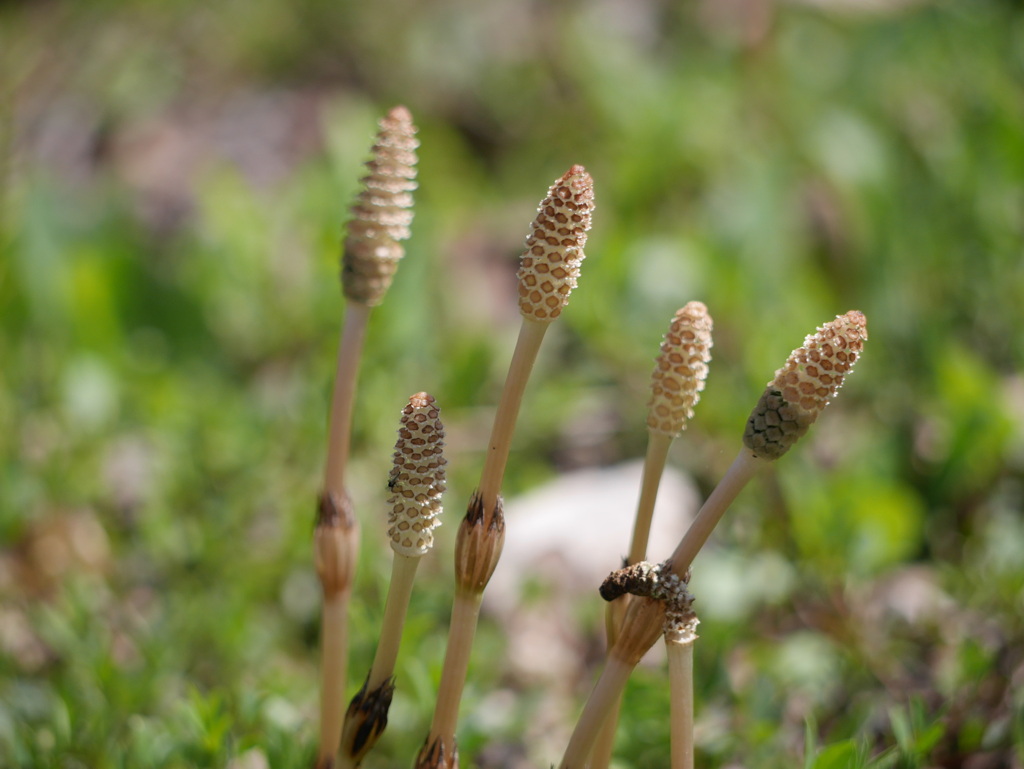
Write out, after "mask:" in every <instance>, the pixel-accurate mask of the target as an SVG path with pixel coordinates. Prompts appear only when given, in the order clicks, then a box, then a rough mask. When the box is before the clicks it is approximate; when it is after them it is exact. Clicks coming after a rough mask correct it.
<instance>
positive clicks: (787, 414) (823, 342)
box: [560, 310, 867, 769]
mask: <svg viewBox="0 0 1024 769" xmlns="http://www.w3.org/2000/svg"><path fill="white" fill-rule="evenodd" d="M866 339H867V322H866V320H865V318H864V315H863V314H862V313H860V312H858V311H856V310H851V311H850V312H848V313H846V314H845V315H840V316H837V317H836V319H835V320H833V321H831V322H829V323H826V324H825V325H824V326H822V327H821V328H819V329H818V330H817V331H816V332H815V333H814V334H811V335H809V336H808V337H807V338H806V339H805V340H804V345H803V346H802V347H800V348H798V349H796V350H794V351H793V353H792V354H791V355H790V356H789V359H788V360H787V361H786V364H785V365H784V366H783V367H782V368H781V369H779V370H778V371H777V372H776V375H775V378H774V379H773V380H772V381H771V382H770V383H769V384H768V387H767V388H766V390H765V393H766V395H767V394H769V393H772V392H777V393H780V394H783V395H788V396H789V397H792V398H793V401H785V400H784V402H783V403H782V404H781V406H780V407H779V408H778V409H777V408H772V407H769V408H765V406H764V402H765V397H764V396H762V399H761V400H760V401H759V402H758V405H757V406H755V408H754V412H753V414H751V417H750V419H749V420H748V426H747V433H746V434H745V435H744V444H748V445H747V446H746V447H745V448H744V449H743V450H742V451H740V453H739V455H738V456H737V458H736V460H735V461H734V462H733V464H732V466H731V467H730V468H729V471H728V472H727V473H726V475H725V477H724V478H723V479H722V481H721V482H720V483H719V484H718V486H716V488H715V490H714V491H713V492H712V493H711V496H709V497H708V499H707V501H706V502H705V503H704V505H703V506H702V507H701V509H700V512H698V513H697V517H696V518H695V519H694V521H693V523H692V524H691V525H690V528H689V530H687V532H686V534H685V535H684V536H683V539H682V540H681V541H680V543H679V545H678V546H677V547H676V549H675V552H674V553H673V554H672V556H671V557H670V558H669V559H668V560H667V561H666V562H665V564H664V566H663V568H664V570H666V571H667V572H671V573H673V574H675V575H676V576H678V577H680V578H682V579H685V575H686V572H687V571H688V570H689V568H690V564H691V563H692V562H693V558H694V556H696V554H697V551H698V550H699V549H700V548H701V546H703V544H704V543H705V542H706V541H707V539H708V537H709V536H710V534H711V532H712V530H713V529H714V527H715V525H716V524H717V523H718V521H719V520H720V519H721V517H722V515H723V514H724V513H725V511H726V509H728V507H729V505H730V504H732V502H733V500H734V499H735V498H736V496H737V495H738V494H739V492H740V491H741V490H742V489H743V487H744V486H745V485H746V483H747V481H749V480H750V478H751V477H753V475H754V472H755V471H756V470H757V468H758V466H759V465H760V464H761V462H763V461H766V460H770V459H775V458H778V457H779V456H782V454H783V453H785V451H786V450H788V449H789V448H790V447H791V446H792V444H793V442H794V441H795V440H796V439H797V438H799V437H800V435H803V433H804V432H806V429H807V426H809V425H810V424H811V423H812V422H814V420H815V419H817V417H818V415H819V414H820V413H821V410H822V409H823V408H824V407H825V406H826V405H827V404H828V402H829V401H828V399H829V398H830V397H831V396H833V395H835V393H836V392H837V391H838V389H839V387H840V386H841V385H842V383H843V379H844V377H845V375H846V374H848V373H849V372H850V370H851V369H852V367H853V364H854V363H855V362H856V360H857V358H858V357H859V355H860V353H861V351H862V349H863V346H864V340H866ZM791 406H795V407H796V408H798V409H799V411H797V412H793V411H791V410H789V407H791ZM782 408H784V409H786V410H785V411H781V413H779V414H778V416H779V417H780V418H782V419H783V420H784V421H793V422H797V423H798V428H799V427H802V429H796V430H788V431H787V430H778V431H777V432H776V431H775V430H774V429H773V430H772V431H771V432H770V433H769V432H768V430H767V428H774V427H775V425H773V424H771V419H773V418H774V417H772V418H768V419H766V420H765V421H764V422H761V421H759V419H758V417H764V415H765V414H766V413H767V412H769V411H773V410H775V411H779V409H782ZM762 424H764V425H765V428H766V429H765V430H761V429H760V428H761V425H762ZM762 432H764V433H767V434H766V435H765V440H764V442H763V445H768V444H775V445H776V446H777V447H780V448H781V451H780V450H778V448H775V449H772V450H771V451H770V454H771V456H769V457H765V458H761V457H759V456H758V455H757V454H756V452H755V450H754V449H752V448H750V447H749V440H751V439H749V438H748V434H751V433H753V434H758V433H762ZM794 433H795V434H796V437H792V438H790V437H786V436H791V435H793V434H794ZM756 445H758V447H759V448H761V446H762V442H761V441H760V439H758V442H757V444H756ZM652 602H653V604H656V605H660V604H661V602H660V601H658V600H657V599H653V598H639V599H637V600H634V601H630V604H629V608H628V609H627V610H626V617H625V618H624V620H623V625H622V632H621V633H620V635H619V637H618V639H617V640H616V642H615V645H614V646H613V647H612V650H611V653H610V655H609V660H608V665H607V666H606V668H605V671H604V672H602V674H601V677H600V678H599V679H598V683H597V685H596V686H595V688H594V691H593V692H592V693H591V695H590V697H589V698H588V700H587V703H586V705H585V706H584V708H583V713H582V714H581V715H580V718H579V720H578V721H577V724H576V729H575V730H574V731H573V735H572V737H571V738H570V740H569V747H567V748H566V752H565V756H564V757H563V759H562V764H561V765H560V766H561V767H562V768H564V769H567V768H568V767H575V766H583V765H584V762H585V761H586V759H587V755H588V754H589V752H590V751H591V749H592V747H593V745H594V741H595V739H596V738H597V734H598V731H599V730H600V727H601V724H602V723H603V721H604V719H605V717H606V716H607V714H608V712H609V711H610V709H611V708H612V707H613V705H614V703H615V702H616V701H617V699H618V697H619V696H620V695H621V692H622V687H624V686H625V683H626V680H627V679H628V672H627V673H626V674H625V675H623V671H622V666H623V665H624V664H626V663H627V661H628V660H629V659H631V658H632V657H634V656H636V654H635V653H636V651H637V649H640V648H642V649H643V651H646V650H647V649H649V648H650V646H651V645H653V643H654V640H656V637H655V638H650V624H649V619H650V617H649V616H644V615H642V614H641V613H640V612H641V611H643V612H647V613H650V612H653V611H656V607H655V606H654V605H652ZM662 612H663V613H664V607H662ZM638 619H642V620H645V621H643V622H637V620H638ZM648 638H650V643H647V640H648ZM645 643H647V645H646V646H644V644H645ZM643 651H641V652H640V656H642V655H643ZM636 659H637V660H639V657H636ZM613 663H614V665H613ZM634 664H635V663H634Z"/></svg>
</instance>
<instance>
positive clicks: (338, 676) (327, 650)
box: [318, 590, 351, 766]
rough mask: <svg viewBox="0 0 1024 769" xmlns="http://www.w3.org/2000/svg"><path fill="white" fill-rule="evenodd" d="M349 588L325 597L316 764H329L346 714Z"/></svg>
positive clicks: (321, 634)
mask: <svg viewBox="0 0 1024 769" xmlns="http://www.w3.org/2000/svg"><path fill="white" fill-rule="evenodd" d="M350 596H351V591H349V590H343V591H340V592H338V593H336V594H334V595H332V596H330V597H325V598H324V604H323V619H322V625H321V627H320V652H321V665H320V753H319V760H318V766H328V765H329V764H328V763H325V762H328V761H332V760H333V759H334V755H335V753H337V752H338V745H339V743H340V742H341V724H342V720H343V718H344V715H345V685H346V677H345V666H346V664H347V661H348V603H349V597H350Z"/></svg>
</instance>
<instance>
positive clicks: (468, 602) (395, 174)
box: [314, 107, 867, 769]
mask: <svg viewBox="0 0 1024 769" xmlns="http://www.w3.org/2000/svg"><path fill="white" fill-rule="evenodd" d="M415 134H416V129H415V126H414V125H413V122H412V116H411V115H410V113H409V111H408V110H407V109H405V108H404V107H395V108H394V109H392V110H391V111H390V112H389V113H388V114H387V115H386V116H385V117H384V118H383V119H382V120H381V122H380V131H379V133H378V136H377V141H376V143H375V145H374V147H373V150H372V157H371V159H370V160H369V161H368V163H367V167H368V169H369V173H368V174H367V175H366V176H365V177H364V178H363V180H362V189H361V192H360V194H359V197H358V199H357V202H356V203H355V205H354V206H353V207H352V221H351V223H350V224H349V228H348V234H347V237H346V239H345V242H344V249H343V254H342V267H341V281H342V286H343V292H344V295H345V297H346V299H347V300H348V303H347V309H346V315H345V321H344V325H343V329H342V334H341V344H340V348H339V353H338V367H337V373H336V377H335V384H334V394H333V399H332V405H331V418H330V425H331V427H330V435H329V445H328V453H327V460H326V463H325V471H324V480H323V489H322V491H321V494H320V503H319V507H318V516H317V523H316V529H315V534H314V543H315V547H314V554H315V562H316V566H317V573H318V575H319V578H320V583H321V587H322V592H323V621H322V636H321V649H322V689H321V698H322V699H321V728H320V745H319V751H318V758H317V763H316V766H317V769H333V768H334V767H356V766H359V765H360V763H361V762H362V760H363V758H364V757H365V756H366V754H367V753H368V752H369V751H370V750H371V749H372V748H373V746H374V744H375V743H376V741H377V740H378V739H379V738H380V736H381V735H382V734H383V732H384V730H385V727H386V726H387V719H388V710H389V707H390V704H391V699H392V695H393V692H394V689H395V685H396V683H395V678H394V663H395V660H396V658H397V654H398V648H399V643H400V639H401V634H402V628H403V624H404V620H405V615H406V612H407V609H408V607H409V604H410V599H411V595H412V589H413V580H414V576H415V573H416V567H417V564H418V563H419V560H420V558H421V557H423V556H424V555H426V554H427V552H428V551H429V550H430V549H431V547H432V545H433V530H434V529H435V528H436V527H437V526H438V525H440V520H439V516H440V514H441V511H442V506H441V495H442V492H443V491H444V489H445V466H446V460H445V458H444V456H443V446H444V427H443V425H442V423H441V420H440V408H439V406H438V404H437V401H436V400H435V398H434V397H433V396H431V395H429V394H428V393H425V392H418V393H416V394H414V395H413V396H412V397H411V398H410V399H409V403H408V405H407V406H406V407H405V409H404V410H403V411H402V416H401V426H400V428H399V431H398V435H399V438H398V441H397V443H396V445H395V451H394V465H393V468H392V470H391V473H390V476H389V479H388V489H389V491H390V498H389V501H388V503H389V507H390V511H389V513H388V515H387V527H388V538H389V541H390V544H391V547H392V549H393V550H394V565H393V571H392V578H391V582H390V588H389V592H388V596H387V602H386V606H385V610H384V620H383V624H382V628H381V632H380V637H379V642H378V647H377V654H376V656H375V657H374V661H373V665H372V667H371V669H370V672H369V673H368V674H367V677H366V680H365V682H364V684H363V685H362V687H361V688H360V690H359V692H358V693H357V694H356V695H355V697H354V698H353V699H352V700H351V702H350V703H349V704H348V707H347V709H345V708H344V707H343V703H342V698H343V695H344V691H345V681H346V666H347V654H348V616H347V611H348V604H349V600H350V597H351V587H352V579H353V574H354V571H355V566H356V563H355V561H356V553H357V552H358V538H359V521H358V519H357V517H356V515H355V512H354V510H353V509H352V503H351V501H350V499H349V495H348V493H347V491H346V486H345V471H346V465H347V459H348V454H349V441H350V433H351V426H352V415H353V412H354V404H355V400H356V380H357V373H358V365H359V358H360V353H361V350H362V346H363V339H364V337H365V333H366V328H367V323H368V320H369V316H370V310H371V308H372V307H374V306H376V305H377V304H379V303H380V302H381V301H382V300H383V299H384V296H385V294H386V292H387V290H388V287H389V286H390V284H391V280H392V278H393V277H394V275H395V272H396V270H397V267H398V263H399V261H400V259H401V258H402V257H403V255H404V249H403V247H402V245H401V241H403V240H405V239H407V238H408V237H409V235H410V225H411V222H412V207H413V198H412V192H413V190H414V189H415V186H416V184H415V181H414V180H415V175H416V172H415V166H416V161H417V158H416V154H415V151H416V149H417V146H418V144H417V141H416V138H415ZM593 210H594V183H593V180H592V179H591V177H590V174H588V173H587V171H586V170H585V169H584V168H583V167H582V166H580V165H573V166H571V167H570V168H569V169H568V170H567V171H566V172H565V174H563V175H562V176H561V177H560V178H559V179H557V180H556V181H555V182H554V184H553V185H551V187H550V188H549V190H548V194H547V196H546V197H545V198H544V199H543V200H542V201H541V203H540V205H539V206H538V209H537V216H536V218H535V219H534V221H533V223H532V225H531V229H530V233H529V235H528V236H527V238H526V245H525V251H524V253H523V255H522V257H521V261H520V267H519V271H518V274H517V277H518V280H519V291H518V295H519V310H520V313H521V315H522V326H521V329H520V334H519V338H518V341H517V343H516V347H515V350H514V352H513V355H512V360H511V362H510V364H509V370H508V375H507V378H506V381H505V386H504V389H503V390H502V395H501V399H500V402H499V403H498V407H497V410H496V412H495V420H494V424H493V428H492V431H491V436H490V440H489V445H488V449H487V453H486V459H485V463H484V467H483V470H482V473H481V478H480V482H479V485H478V487H477V490H476V491H475V492H474V493H473V495H472V497H471V499H470V501H469V504H468V509H467V512H466V514H465V516H464V518H463V520H462V523H461V525H460V527H459V529H458V534H457V539H456V550H455V585H454V600H453V607H452V616H451V626H450V631H449V636H448V645H447V652H446V655H445V660H444V667H443V670H442V674H441V680H440V685H439V688H438V692H437V700H436V705H435V710H434V716H433V720H432V722H431V726H430V730H429V733H428V734H427V736H426V738H425V740H424V743H423V746H422V748H421V750H420V752H419V754H418V755H417V756H416V758H415V766H416V768H417V769H454V768H455V767H457V766H458V765H459V752H458V745H457V740H456V728H457V722H458V713H459V705H460V702H461V698H462V692H463V688H464V686H465V683H466V676H467V671H468V667H469V659H470V653H471V650H472V647H473V639H474V635H475V632H476V626H477V621H478V618H479V612H480V606H481V601H482V599H483V594H484V590H485V589H486V587H487V584H488V582H489V581H490V578H491V575H492V574H493V572H494V568H495V566H496V565H497V563H498V560H499V559H500V557H501V552H502V547H503V545H504V541H505V535H506V522H505V516H504V511H503V501H502V495H501V486H502V478H503V477H504V474H505V467H506V464H507V461H508V457H509V450H510V447H511V443H512V437H513V433H514V429H515V424H516V420H517V417H518V414H519V409H520V405H521V403H522V400H523V395H524V392H525V389H526V385H527V382H528V380H529V377H530V374H531V371H532V369H533V365H534V362H535V360H536V357H537V353H538V351H539V349H540V346H541V343H542V342H543V339H544V335H545V332H546V331H547V329H548V328H549V326H550V324H551V323H552V322H554V321H555V320H556V319H557V318H558V317H559V316H560V315H561V313H562V311H563V309H564V308H565V307H566V305H567V304H568V301H569V298H570V295H571V293H572V291H573V290H574V289H575V288H576V286H577V280H578V278H579V275H580V266H581V263H582V262H583V260H584V258H585V252H584V247H585V245H586V241H587V233H588V231H589V229H590V225H591V217H592V214H593ZM712 327H713V323H712V319H711V316H710V314H709V313H708V309H707V307H706V306H705V305H704V304H703V303H701V302H699V301H691V302H689V303H687V304H686V305H685V306H683V307H682V308H681V309H679V311H678V312H677V313H676V314H675V316H674V317H673V319H672V321H671V324H670V326H669V329H668V331H667V332H666V334H665V336H664V339H663V341H662V344H661V348H660V352H659V355H658V357H657V361H656V365H655V368H654V372H653V374H652V377H651V395H650V400H649V402H648V418H647V427H648V433H649V443H648V453H647V456H646V460H645V465H644V475H643V480H642V483H641V490H640V500H639V503H638V508H637V511H636V516H635V523H634V529H633V537H632V541H631V543H630V546H629V555H628V556H627V557H626V559H625V561H626V562H625V564H624V565H623V567H622V568H620V569H618V570H615V571H613V572H612V573H611V575H610V576H609V577H608V578H607V579H606V580H605V582H604V584H603V585H602V586H601V589H600V594H601V596H602V597H603V598H604V599H605V600H606V601H607V602H608V606H607V621H606V626H607V635H608V651H607V657H606V661H605V667H604V670H603V672H602V674H601V677H600V679H599V680H598V682H597V684H596V686H595V688H594V691H593V692H592V694H591V696H590V697H589V699H588V700H587V702H586V704H585V706H584V708H583V711H582V713H581V715H580V717H579V720H578V722H577V725H576V728H575V730H574V731H573V733H572V736H571V738H570V740H569V743H568V745H567V747H566V750H565V753H564V756H563V757H562V760H561V763H560V764H559V767H560V769H571V768H573V767H584V766H591V767H607V766H608V765H609V763H610V760H611V748H612V741H613V739H614V734H615V728H616V723H617V720H618V710H619V707H620V698H621V696H622V693H623V690H624V687H625V685H626V682H627V680H628V678H629V675H630V673H631V672H632V670H633V668H634V667H635V666H636V665H637V663H638V662H639V661H640V659H641V658H642V657H643V655H644V654H645V653H646V652H647V651H648V650H649V649H650V648H651V646H653V645H654V643H655V642H656V641H657V640H658V639H659V638H662V637H663V638H664V639H665V643H666V647H667V650H668V660H669V685H670V689H671V712H670V715H669V718H670V720H671V738H672V767H673V769H692V767H693V765H694V758H693V715H694V702H693V644H694V641H695V640H696V639H697V633H696V628H697V625H698V622H699V620H698V619H697V616H696V614H695V612H694V610H693V603H694V597H693V595H692V594H691V593H690V591H689V589H688V582H689V578H690V566H691V564H692V562H693V560H694V557H695V556H696V555H697V553H698V551H699V550H700V548H701V547H702V546H703V545H704V543H705V542H706V541H707V540H708V538H709V536H710V535H711V533H712V531H713V530H714V528H715V526H716V525H717V524H718V522H719V521H720V520H721V518H722V516H723V515H724V513H725V512H726V510H727V509H728V508H729V506H730V504H731V503H732V501H733V500H734V499H735V498H736V496H737V495H738V494H739V493H740V491H741V490H742V489H743V488H744V486H745V485H746V484H747V482H748V481H749V480H750V479H751V478H752V477H753V476H754V474H755V473H756V472H757V470H758V469H759V468H760V467H761V466H763V465H764V464H766V463H769V462H773V461H775V460H777V459H779V458H780V457H782V456H783V455H784V454H785V453H786V452H787V451H788V450H789V449H790V448H791V447H792V446H793V445H794V443H795V442H796V441H797V440H798V439H799V438H800V437H801V436H803V435H804V434H805V433H806V432H807V430H808V428H809V427H810V426H811V424H813V423H814V422H815V421H816V420H817V418H818V417H819V415H820V414H821V412H822V410H823V409H824V408H825V407H826V406H827V405H828V404H829V402H830V401H831V399H832V398H833V397H834V396H835V395H836V393H837V391H838V390H839V388H840V387H841V386H842V384H843V381H844V378H845V377H846V375H847V374H849V373H850V371H851V370H852V368H853V365H854V363H855V362H856V361H857V359H858V357H859V356H860V354H861V352H862V350H863V345H864V341H865V340H866V339H867V325H866V319H865V317H864V315H863V314H862V313H860V312H859V311H856V310H851V311H849V312H847V313H845V314H843V315H839V316H837V317H836V318H835V319H834V320H832V321H830V322H828V323H826V324H824V325H823V326H821V327H820V328H818V329H817V330H816V331H815V332H814V333H813V334H810V335H808V336H807V337H806V339H805V340H804V343H803V344H802V345H801V346H800V347H799V348H797V349H796V350H794V351H793V353H792V354H791V355H790V356H789V358H788V359H787V360H786V362H785V364H784V365H783V366H782V367H781V368H779V369H778V370H777V371H776V372H775V375H774V377H773V378H772V380H771V381H769V382H768V384H767V386H766V387H765V390H764V392H763V394H762V395H761V397H760V399H759V400H758V401H757V404H756V405H755V406H754V408H753V410H752V412H751V413H750V416H749V418H748V419H747V422H746V428H745V431H744V433H743V436H742V444H743V445H742V447H741V448H740V450H739V453H738V455H737V457H736V459H735V460H734V462H733V464H732V466H731V467H730V469H729V470H728V472H727V473H726V474H725V476H724V477H723V478H722V480H721V481H720V483H719V484H718V485H717V486H716V487H715V489H714V490H713V491H712V493H711V494H710V495H709V496H708V498H707V500H706V501H705V503H704V505H703V506H702V507H701V509H700V511H699V512H698V513H697V515H696V517H695V518H694V520H693V522H692V524H691V526H690V528H689V529H688V531H687V532H686V534H685V535H684V536H683V538H682V539H681V540H680V542H679V544H678V545H677V547H676V548H675V550H674V551H673V552H672V553H671V555H669V556H668V558H667V559H665V560H663V561H661V562H659V563H651V562H648V561H647V560H646V553H647V547H648V537H649V532H650V527H651V516H652V514H653V509H654V501H655V498H656V496H657V492H658V486H659V481H660V478H661V476H662V472H663V470H664V467H665V463H666V460H667V456H668V448H669V446H670V444H671V442H672V441H673V439H674V438H676V437H677V436H678V435H679V434H680V433H681V432H682V431H683V430H684V429H685V428H686V425H687V422H688V420H689V419H690V418H691V417H692V416H693V413H694V407H695V406H696V405H697V402H698V400H699V397H700V393H701V391H702V390H703V389H704V384H705V380H706V377H707V374H708V364H709V361H710V359H711V347H712V337H711V333H712Z"/></svg>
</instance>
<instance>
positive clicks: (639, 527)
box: [626, 431, 673, 566]
mask: <svg viewBox="0 0 1024 769" xmlns="http://www.w3.org/2000/svg"><path fill="white" fill-rule="evenodd" d="M672 440H673V438H672V436H671V435H665V434H664V433H658V432H653V431H652V432H650V433H649V434H648V440H647V456H646V458H645V459H644V474H643V479H642V480H641V482H640V501H639V502H638V503H637V507H636V519H635V520H634V522H633V540H632V542H631V543H630V546H629V556H628V557H629V563H627V564H626V565H627V566H632V565H633V564H634V563H640V561H644V560H646V559H647V544H648V540H649V539H650V537H651V520H652V519H653V517H654V502H655V500H656V499H657V497H658V487H659V486H660V485H661V476H662V474H663V473H664V472H665V463H666V462H667V461H668V451H669V449H670V448H671V447H672Z"/></svg>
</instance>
